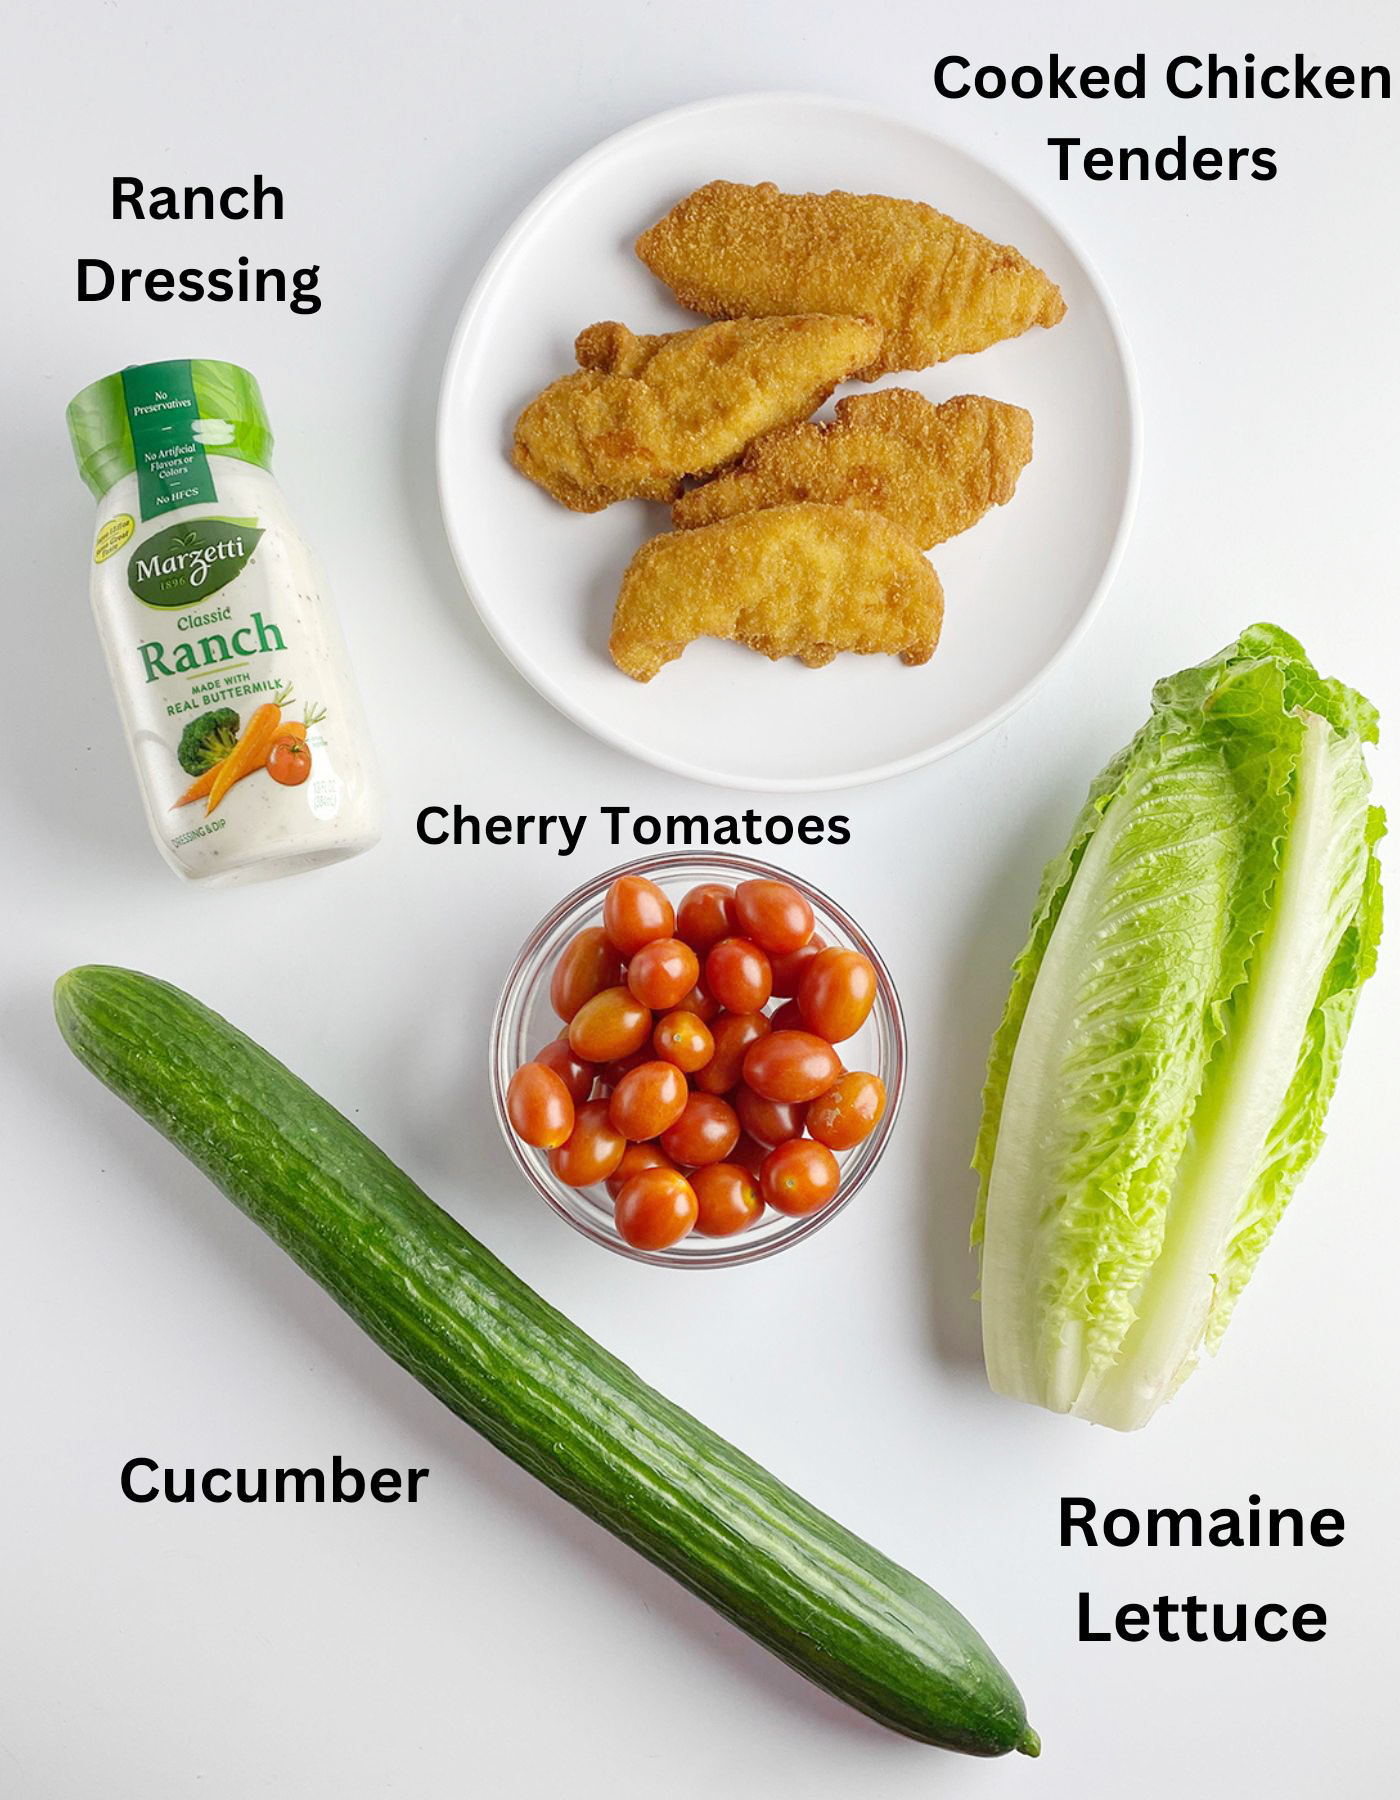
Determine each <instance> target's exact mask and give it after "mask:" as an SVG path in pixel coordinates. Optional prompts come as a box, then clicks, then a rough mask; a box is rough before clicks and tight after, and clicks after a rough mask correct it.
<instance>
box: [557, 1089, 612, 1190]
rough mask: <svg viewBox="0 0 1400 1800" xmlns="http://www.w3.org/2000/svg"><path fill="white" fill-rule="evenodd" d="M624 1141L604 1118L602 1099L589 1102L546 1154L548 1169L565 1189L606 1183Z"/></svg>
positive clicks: (606, 1104)
mask: <svg viewBox="0 0 1400 1800" xmlns="http://www.w3.org/2000/svg"><path fill="white" fill-rule="evenodd" d="M626 1148H627V1140H626V1139H625V1138H624V1137H623V1135H622V1133H621V1132H620V1131H618V1130H617V1128H616V1127H615V1126H614V1125H613V1124H612V1123H611V1122H610V1121H609V1119H608V1103H607V1101H606V1100H590V1101H589V1102H588V1104H587V1105H586V1106H581V1107H579V1109H578V1112H577V1114H576V1115H575V1117H574V1128H573V1130H572V1131H571V1132H570V1133H569V1136H568V1138H567V1140H566V1141H565V1142H564V1143H562V1144H560V1145H559V1146H558V1148H557V1149H554V1150H551V1151H550V1153H549V1166H550V1168H551V1169H553V1171H554V1173H555V1174H556V1175H557V1176H558V1177H559V1179H560V1181H562V1182H563V1183H564V1185H565V1186H566V1187H591V1186H592V1185H593V1183H594V1182H595V1181H606V1180H607V1178H608V1176H609V1175H611V1174H612V1172H613V1170H614V1169H615V1168H616V1167H617V1165H618V1164H619V1163H620V1162H621V1161H622V1153H623V1151H624V1150H625V1149H626Z"/></svg>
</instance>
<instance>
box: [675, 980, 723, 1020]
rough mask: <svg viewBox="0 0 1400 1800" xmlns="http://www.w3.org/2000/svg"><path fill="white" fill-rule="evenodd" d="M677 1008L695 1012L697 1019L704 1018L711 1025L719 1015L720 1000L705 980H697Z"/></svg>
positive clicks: (682, 1010)
mask: <svg viewBox="0 0 1400 1800" xmlns="http://www.w3.org/2000/svg"><path fill="white" fill-rule="evenodd" d="M677 1010H678V1011H681V1012H693V1013H694V1014H695V1016H696V1018H697V1019H703V1020H704V1021H705V1023H706V1024H707V1025H709V1024H711V1023H712V1022H713V1021H714V1020H715V1019H717V1018H718V1017H719V1001H718V1000H716V999H715V997H714V995H713V994H712V993H711V992H710V990H709V989H708V988H707V987H706V986H705V983H704V982H703V981H697V982H696V984H695V986H694V987H693V988H692V989H691V990H690V992H689V993H688V994H687V995H686V996H685V998H684V999H683V1000H682V1001H681V1002H680V1005H679V1007H678V1009H677Z"/></svg>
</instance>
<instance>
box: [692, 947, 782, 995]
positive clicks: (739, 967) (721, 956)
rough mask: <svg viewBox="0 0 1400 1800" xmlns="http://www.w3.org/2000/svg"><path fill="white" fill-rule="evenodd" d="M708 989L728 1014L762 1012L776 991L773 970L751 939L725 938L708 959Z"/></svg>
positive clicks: (706, 959)
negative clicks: (774, 990)
mask: <svg viewBox="0 0 1400 1800" xmlns="http://www.w3.org/2000/svg"><path fill="white" fill-rule="evenodd" d="M705 986H706V987H707V988H708V989H709V990H710V992H711V993H712V994H713V995H714V997H715V999H716V1000H718V1001H719V1003H720V1005H721V1006H722V1007H723V1008H724V1010H725V1011H726V1012H732V1013H755V1012H762V1010H763V1008H764V1007H765V1006H767V1004H768V1000H769V996H770V995H771V994H772V992H773V969H772V965H771V964H770V963H769V961H768V958H767V957H766V956H765V955H764V954H763V952H762V951H761V950H760V949H759V947H758V945H757V944H751V943H750V942H749V940H748V939H747V938H735V937H731V938H721V939H720V941H719V942H718V943H717V944H716V945H715V947H714V949H713V950H711V952H710V954H709V955H708V956H707V957H706V958H705Z"/></svg>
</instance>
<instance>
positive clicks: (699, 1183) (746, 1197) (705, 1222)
mask: <svg viewBox="0 0 1400 1800" xmlns="http://www.w3.org/2000/svg"><path fill="white" fill-rule="evenodd" d="M690 1185H691V1187H692V1188H693V1189H694V1191H695V1204H696V1207H697V1209H698V1210H697V1213H696V1219H695V1229H696V1230H697V1231H698V1232H699V1233H700V1235H701V1236H702V1237H733V1235H734V1233H735V1232H736V1231H746V1230H747V1229H748V1227H749V1226H750V1225H752V1224H753V1223H754V1221H755V1220H756V1219H757V1218H758V1217H759V1215H760V1214H761V1213H762V1211H763V1195H762V1194H761V1193H760V1191H759V1186H758V1183H757V1182H756V1181H755V1180H754V1178H753V1176H752V1175H751V1174H750V1173H749V1171H748V1170H747V1169H743V1168H740V1166H739V1165H738V1163H732V1162H721V1163H707V1164H706V1165H705V1166H704V1167H703V1168H699V1169H696V1170H695V1172H694V1174H692V1176H691V1177H690Z"/></svg>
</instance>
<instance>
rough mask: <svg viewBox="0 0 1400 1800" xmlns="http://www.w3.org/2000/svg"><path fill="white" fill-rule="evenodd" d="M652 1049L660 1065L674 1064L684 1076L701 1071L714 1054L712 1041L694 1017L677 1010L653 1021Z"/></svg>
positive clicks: (706, 1028)
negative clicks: (654, 1026) (662, 1063)
mask: <svg viewBox="0 0 1400 1800" xmlns="http://www.w3.org/2000/svg"><path fill="white" fill-rule="evenodd" d="M651 1045H652V1049H653V1050H655V1052H656V1054H657V1055H658V1056H659V1057H660V1058H661V1059H662V1060H663V1062H670V1063H674V1064H675V1065H676V1067H677V1068H678V1069H682V1070H684V1072H685V1073H686V1074H687V1075H693V1074H694V1073H695V1071H696V1070H697V1069H703V1068H704V1066H705V1064H706V1063H707V1062H708V1061H709V1060H710V1058H711V1057H712V1056H713V1055H714V1053H715V1040H714V1035H713V1033H712V1032H711V1030H710V1028H709V1026H708V1025H707V1024H706V1023H705V1021H704V1020H703V1019H702V1018H701V1017H700V1015H699V1014H698V1013H693V1012H683V1011H680V1010H677V1011H675V1012H668V1013H667V1014H666V1015H665V1017H664V1018H660V1019H658V1020H657V1021H656V1029H655V1030H654V1031H653V1032H652V1034H651Z"/></svg>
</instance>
